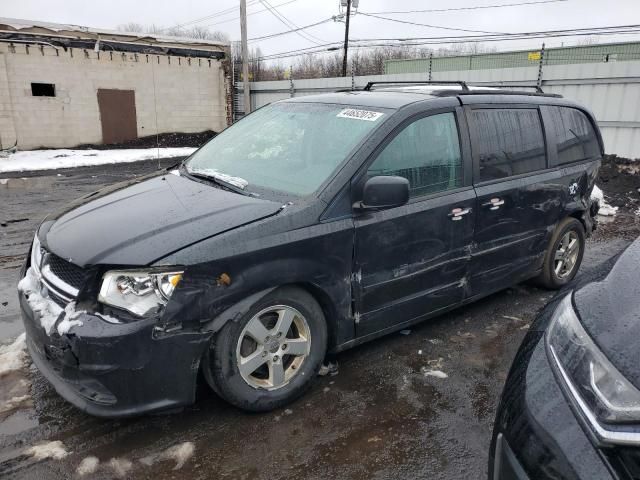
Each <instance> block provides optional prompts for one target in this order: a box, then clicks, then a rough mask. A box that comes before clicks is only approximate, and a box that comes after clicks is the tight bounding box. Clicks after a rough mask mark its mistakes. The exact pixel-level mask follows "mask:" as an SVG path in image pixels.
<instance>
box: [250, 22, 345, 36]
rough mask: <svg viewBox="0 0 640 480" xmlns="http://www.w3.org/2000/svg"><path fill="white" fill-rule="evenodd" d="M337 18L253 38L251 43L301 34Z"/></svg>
mask: <svg viewBox="0 0 640 480" xmlns="http://www.w3.org/2000/svg"><path fill="white" fill-rule="evenodd" d="M335 18H336V17H330V18H326V19H324V20H321V21H319V22H316V23H312V24H309V25H304V26H303V27H298V28H294V29H293V30H286V31H284V32H278V33H272V34H270V35H264V36H262V37H253V38H250V39H249V41H250V42H252V41H255V40H267V39H270V38H274V37H279V36H281V35H288V34H290V33H296V32H299V31H301V30H305V29H307V28H311V27H316V26H318V25H322V24H323V23H327V22H331V21H334V20H335Z"/></svg>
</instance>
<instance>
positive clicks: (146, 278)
mask: <svg viewBox="0 0 640 480" xmlns="http://www.w3.org/2000/svg"><path fill="white" fill-rule="evenodd" d="M182 273H183V272H181V271H171V272H150V271H144V270H140V271H138V270H112V271H109V272H107V273H105V274H104V276H103V277H102V286H101V287H100V294H99V295H98V300H99V301H100V302H102V303H104V304H106V305H111V306H113V307H118V308H122V309H124V310H127V311H129V312H131V313H133V314H135V315H139V316H144V315H146V314H148V313H152V312H154V311H157V310H158V309H159V308H160V307H162V306H164V305H166V304H167V302H168V301H169V299H170V298H171V295H172V294H173V291H174V290H175V288H176V286H177V285H178V283H180V280H182Z"/></svg>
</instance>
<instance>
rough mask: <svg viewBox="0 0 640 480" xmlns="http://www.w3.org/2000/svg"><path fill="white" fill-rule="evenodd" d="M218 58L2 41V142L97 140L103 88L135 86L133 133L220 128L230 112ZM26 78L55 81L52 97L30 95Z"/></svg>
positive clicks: (23, 146) (99, 140)
mask: <svg viewBox="0 0 640 480" xmlns="http://www.w3.org/2000/svg"><path fill="white" fill-rule="evenodd" d="M222 62H223V61H222V60H208V59H197V58H191V59H189V58H186V57H175V56H166V55H145V54H137V55H136V54H132V53H126V54H122V53H120V52H109V51H100V52H94V51H93V50H81V49H68V50H67V51H65V50H63V49H62V48H58V49H57V50H56V49H54V48H52V47H49V46H43V47H42V48H41V47H40V46H38V45H29V46H27V45H25V44H15V46H14V48H11V46H10V45H8V44H5V43H2V44H0V106H1V107H2V110H1V111H0V141H2V144H3V148H6V146H7V145H8V143H9V142H11V139H12V138H15V139H17V142H18V148H20V149H22V150H28V149H34V148H39V147H55V148H60V147H73V146H75V145H79V144H84V143H102V128H101V123H100V111H99V108H98V98H97V92H98V89H101V88H107V89H121V90H134V91H135V105H136V117H137V130H138V136H139V137H140V136H147V135H154V134H155V133H156V132H157V133H166V132H185V133H194V132H200V131H203V130H214V131H218V132H219V131H221V130H223V129H224V128H225V127H226V126H227V110H228V109H227V98H226V89H225V74H224V69H223V65H222ZM32 82H42V83H53V84H55V89H56V96H55V97H34V96H32V93H31V83H32ZM5 97H9V101H6V99H5ZM10 119H11V120H12V121H10ZM11 124H12V125H13V127H11ZM14 142H15V140H14ZM11 144H13V142H11Z"/></svg>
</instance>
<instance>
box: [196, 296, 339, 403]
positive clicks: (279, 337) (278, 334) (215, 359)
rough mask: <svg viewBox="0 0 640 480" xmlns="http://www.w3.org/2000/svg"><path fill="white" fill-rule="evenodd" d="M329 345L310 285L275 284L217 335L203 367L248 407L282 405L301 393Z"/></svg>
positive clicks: (221, 390) (216, 385)
mask: <svg viewBox="0 0 640 480" xmlns="http://www.w3.org/2000/svg"><path fill="white" fill-rule="evenodd" d="M326 349H327V326H326V322H325V319H324V315H323V313H322V309H321V308H320V306H319V305H318V303H317V302H316V301H315V299H314V298H313V297H312V296H311V295H310V294H309V293H307V292H306V291H304V290H301V289H299V288H295V287H283V288H279V289H277V290H274V291H273V292H272V293H270V294H268V295H266V296H265V297H264V298H263V299H261V300H260V301H258V302H257V303H256V304H255V305H253V306H252V307H251V309H250V310H249V311H248V312H247V313H246V314H245V315H244V316H243V317H242V319H241V320H239V321H237V322H234V321H231V322H229V323H227V324H226V325H225V326H224V327H223V328H222V329H221V330H220V332H219V333H218V334H217V335H216V337H215V338H214V339H213V341H212V343H211V346H210V348H209V350H208V351H207V354H206V355H205V359H204V362H203V369H204V374H205V378H206V379H207V382H208V383H209V384H210V385H211V387H212V388H213V389H214V390H215V391H216V392H217V393H218V394H219V395H220V396H221V397H222V398H224V399H225V400H227V401H228V402H229V403H231V404H233V405H235V406H237V407H240V408H242V409H244V410H250V411H257V412H259V411H268V410H272V409H275V408H279V407H281V406H283V405H286V404H287V403H289V402H291V401H292V400H294V399H295V398H297V397H298V396H300V395H301V394H302V393H303V392H304V391H305V390H306V389H307V388H308V387H309V386H310V384H311V381H312V380H313V378H314V377H315V376H316V374H317V373H318V370H319V369H320V366H321V364H322V360H323V359H324V355H325V353H326Z"/></svg>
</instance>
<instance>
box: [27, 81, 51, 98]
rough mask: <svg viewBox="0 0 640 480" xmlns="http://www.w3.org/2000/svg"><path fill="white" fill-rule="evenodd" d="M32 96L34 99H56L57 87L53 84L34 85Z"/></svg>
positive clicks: (32, 85)
mask: <svg viewBox="0 0 640 480" xmlns="http://www.w3.org/2000/svg"><path fill="white" fill-rule="evenodd" d="M31 95H33V96H34V97H55V96H56V86H55V84H53V83H32V84H31Z"/></svg>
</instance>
